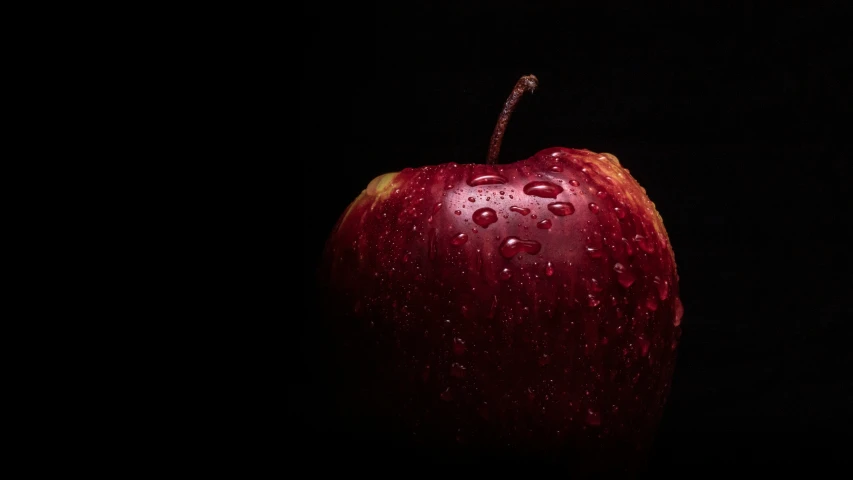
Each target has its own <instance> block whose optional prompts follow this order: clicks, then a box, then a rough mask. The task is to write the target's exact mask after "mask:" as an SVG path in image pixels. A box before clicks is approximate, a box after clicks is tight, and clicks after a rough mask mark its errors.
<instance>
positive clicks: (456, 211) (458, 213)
mask: <svg viewBox="0 0 853 480" xmlns="http://www.w3.org/2000/svg"><path fill="white" fill-rule="evenodd" d="M453 213H454V215H462V210H454V211H453Z"/></svg>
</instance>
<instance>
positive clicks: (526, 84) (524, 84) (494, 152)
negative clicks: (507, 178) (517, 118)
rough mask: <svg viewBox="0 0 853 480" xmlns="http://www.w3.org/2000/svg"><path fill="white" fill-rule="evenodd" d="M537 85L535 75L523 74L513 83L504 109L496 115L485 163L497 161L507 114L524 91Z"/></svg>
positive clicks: (530, 89) (531, 89)
mask: <svg viewBox="0 0 853 480" xmlns="http://www.w3.org/2000/svg"><path fill="white" fill-rule="evenodd" d="M538 85H539V79H538V78H536V76H535V75H525V76H523V77H521V78H519V79H518V82H516V83H515V87H514V88H513V89H512V93H510V94H509V98H507V99H506V103H505V104H504V109H503V111H501V114H500V116H499V117H498V123H497V125H495V131H494V132H492V141H491V143H490V144H489V158H488V159H487V160H486V164H488V165H494V164H495V162H496V161H497V159H498V154H499V153H500V151H501V142H503V139H504V132H506V124H507V123H508V122H509V116H510V115H512V112H513V110H515V106H516V105H517V104H518V101H519V100H520V99H521V96H522V95H524V92H533V91H534V90H536V87H537V86H538Z"/></svg>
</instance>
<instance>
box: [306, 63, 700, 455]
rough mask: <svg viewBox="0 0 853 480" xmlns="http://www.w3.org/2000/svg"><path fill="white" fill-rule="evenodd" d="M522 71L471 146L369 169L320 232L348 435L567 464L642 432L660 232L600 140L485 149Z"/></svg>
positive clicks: (660, 318)
mask: <svg viewBox="0 0 853 480" xmlns="http://www.w3.org/2000/svg"><path fill="white" fill-rule="evenodd" d="M535 86H536V78H535V77H533V76H527V77H523V78H522V79H521V80H519V83H518V84H517V85H516V88H515V89H514V91H513V94H512V95H511V96H510V98H509V100H508V101H507V104H506V106H505V108H504V111H503V113H502V114H501V117H500V119H499V121H498V125H497V127H496V129H495V134H494V135H493V138H492V149H491V153H490V157H489V161H488V162H486V163H485V164H467V165H458V164H455V163H445V164H442V165H435V166H424V167H420V168H405V169H403V170H402V171H400V172H395V173H388V174H385V175H381V176H379V177H377V178H375V179H374V180H373V181H372V182H370V184H369V185H368V186H367V188H366V189H365V190H364V191H363V192H362V193H361V195H359V196H358V198H356V199H355V200H354V201H353V202H352V203H351V204H350V205H349V207H348V208H347V209H346V211H345V212H344V213H343V215H342V216H341V217H340V219H339V221H338V223H337V225H336V226H335V228H334V231H333V233H332V235H331V237H330V238H329V240H328V243H327V247H326V252H325V262H324V268H323V270H322V273H323V275H322V277H321V278H322V280H323V282H324V286H325V287H326V294H327V297H326V300H325V304H326V307H327V308H328V309H329V310H330V311H331V312H333V313H334V314H333V315H331V316H329V317H328V318H329V319H331V320H328V319H327V320H326V321H329V322H332V323H331V324H330V325H329V327H330V328H331V329H332V331H333V332H334V336H335V339H334V340H329V341H330V342H332V343H331V344H332V345H334V346H335V352H336V356H335V361H334V364H333V366H334V369H335V370H336V371H337V373H338V374H339V375H338V378H337V379H336V380H334V381H335V382H337V383H336V387H338V388H337V390H338V391H337V395H338V401H339V404H340V408H341V412H343V413H345V414H347V413H348V414H349V417H350V419H355V420H359V419H360V420H361V423H358V422H356V423H340V424H338V425H339V427H340V430H346V429H357V430H354V431H351V432H350V433H351V434H352V435H353V436H354V437H353V438H360V442H361V443H362V444H363V445H370V444H371V442H375V441H376V438H379V439H381V440H384V442H385V443H383V445H385V446H386V447H387V446H389V445H392V446H406V447H407V448H410V449H413V450H412V451H418V450H417V449H423V450H424V451H441V452H443V454H451V453H453V454H455V455H456V457H455V458H457V459H465V458H468V456H473V455H475V454H481V453H489V452H497V453H500V452H503V451H507V452H522V453H525V454H537V455H538V454H541V455H542V456H543V457H542V458H550V459H557V460H559V459H565V460H567V462H573V463H572V464H573V465H576V466H578V468H579V469H581V470H584V471H588V470H598V469H604V470H608V469H614V468H616V469H628V468H634V467H636V465H637V464H638V462H641V461H642V458H643V455H644V453H645V452H646V451H647V450H648V447H649V445H650V442H651V440H652V438H653V434H654V431H655V428H656V425H657V423H658V420H659V418H660V416H661V411H662V407H663V405H664V402H665V399H666V396H667V393H668V389H669V386H670V379H671V376H672V371H673V365H674V361H675V353H676V352H675V350H676V344H677V343H678V338H679V335H680V327H679V323H680V321H681V316H682V313H683V309H682V306H681V302H680V300H679V289H678V275H677V273H676V264H675V258H674V254H673V250H672V246H671V244H670V242H669V239H668V237H667V233H666V230H665V229H664V225H663V221H662V219H661V217H660V215H659V214H658V212H657V211H656V210H655V205H654V203H652V202H651V200H649V198H648V196H646V191H645V189H644V188H643V187H641V186H640V185H639V184H638V183H637V181H636V180H635V179H634V178H633V177H632V176H631V175H630V173H629V172H628V170H627V169H626V168H623V167H622V166H621V165H620V163H619V160H617V158H616V157H615V156H613V155H611V154H608V153H594V152H591V151H588V150H578V149H571V148H562V147H554V148H548V149H545V150H542V151H540V152H539V153H537V154H535V155H534V156H532V157H530V158H527V159H525V160H521V161H518V162H515V163H511V164H505V165H499V164H494V160H495V158H496V157H497V151H498V148H499V147H500V143H501V138H502V136H503V132H504V129H505V128H506V121H507V119H508V118H509V115H510V114H511V112H512V110H513V108H514V105H515V103H516V102H517V101H518V98H519V97H520V95H521V94H522V93H523V92H524V91H525V90H532V89H533V88H534V87H535ZM318 341H319V340H318ZM324 341H325V340H324ZM345 416H346V415H345ZM368 432H369V433H368ZM339 433H341V434H343V433H346V432H339ZM362 436H364V437H362ZM368 436H369V438H367V437H368ZM377 436H378V437H377ZM506 449H509V450H506Z"/></svg>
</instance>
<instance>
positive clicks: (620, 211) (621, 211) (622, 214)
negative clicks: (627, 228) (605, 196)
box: [613, 207, 626, 219]
mask: <svg viewBox="0 0 853 480" xmlns="http://www.w3.org/2000/svg"><path fill="white" fill-rule="evenodd" d="M613 211H614V212H616V216H617V217H618V218H620V219H622V218H625V215H626V214H625V207H614V208H613Z"/></svg>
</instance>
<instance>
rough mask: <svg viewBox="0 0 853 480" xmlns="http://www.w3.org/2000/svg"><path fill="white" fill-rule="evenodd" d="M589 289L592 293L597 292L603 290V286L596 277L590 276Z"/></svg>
mask: <svg viewBox="0 0 853 480" xmlns="http://www.w3.org/2000/svg"><path fill="white" fill-rule="evenodd" d="M589 290H590V291H591V292H594V293H599V292H601V291H603V290H604V287H602V286H601V283H599V281H598V279H596V278H590V279H589Z"/></svg>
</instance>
